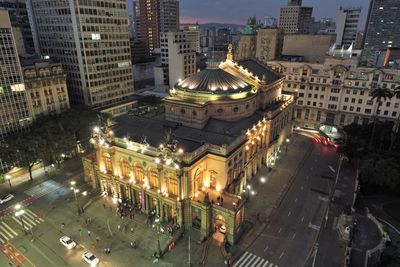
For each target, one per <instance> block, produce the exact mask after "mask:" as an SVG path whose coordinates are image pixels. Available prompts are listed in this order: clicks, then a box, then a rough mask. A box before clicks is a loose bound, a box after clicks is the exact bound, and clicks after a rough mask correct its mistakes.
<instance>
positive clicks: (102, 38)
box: [32, 0, 133, 109]
mask: <svg viewBox="0 0 400 267" xmlns="http://www.w3.org/2000/svg"><path fill="white" fill-rule="evenodd" d="M32 5H33V10H34V13H35V18H36V24H37V30H38V36H39V40H40V46H41V51H42V54H43V55H48V56H50V58H51V59H52V60H53V61H55V62H59V63H61V64H62V66H63V69H64V71H65V72H66V73H67V74H68V80H67V82H68V90H69V96H70V99H71V102H73V103H78V104H85V105H87V106H90V107H93V108H96V109H104V108H109V107H112V106H116V105H119V104H120V103H122V102H126V101H129V99H130V98H131V96H132V95H133V78H132V65H131V53H130V42H129V35H128V24H127V10H126V3H125V1H123V0H117V1H115V0H101V1H73V0H65V1H56V0H53V1H48V0H33V3H32Z"/></svg>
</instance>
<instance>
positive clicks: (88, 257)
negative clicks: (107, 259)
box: [83, 251, 99, 266]
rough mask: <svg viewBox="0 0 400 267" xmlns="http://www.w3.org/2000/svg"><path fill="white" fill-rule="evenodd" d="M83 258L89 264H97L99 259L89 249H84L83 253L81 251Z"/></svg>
mask: <svg viewBox="0 0 400 267" xmlns="http://www.w3.org/2000/svg"><path fill="white" fill-rule="evenodd" d="M83 259H84V260H85V261H86V262H87V263H89V264H90V266H96V265H97V264H99V259H98V258H96V256H95V255H93V253H92V252H90V251H85V253H83Z"/></svg>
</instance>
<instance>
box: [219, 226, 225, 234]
mask: <svg viewBox="0 0 400 267" xmlns="http://www.w3.org/2000/svg"><path fill="white" fill-rule="evenodd" d="M219 231H220V232H221V233H223V234H225V233H226V227H225V225H221V227H220V228H219Z"/></svg>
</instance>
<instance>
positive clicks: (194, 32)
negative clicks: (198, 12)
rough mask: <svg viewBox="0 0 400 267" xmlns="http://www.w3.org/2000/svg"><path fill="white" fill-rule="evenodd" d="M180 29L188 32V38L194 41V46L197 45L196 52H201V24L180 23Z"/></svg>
mask: <svg viewBox="0 0 400 267" xmlns="http://www.w3.org/2000/svg"><path fill="white" fill-rule="evenodd" d="M179 30H180V31H184V32H185V33H186V37H187V39H188V40H190V41H192V42H193V47H195V51H196V53H200V52H201V48H200V27H199V24H197V23H196V24H194V23H184V24H180V25H179Z"/></svg>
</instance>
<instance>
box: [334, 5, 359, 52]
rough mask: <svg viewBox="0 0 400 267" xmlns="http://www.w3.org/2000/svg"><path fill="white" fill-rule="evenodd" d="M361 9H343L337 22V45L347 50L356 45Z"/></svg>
mask: <svg viewBox="0 0 400 267" xmlns="http://www.w3.org/2000/svg"><path fill="white" fill-rule="evenodd" d="M360 14H361V8H342V7H340V10H339V15H338V17H337V20H336V44H337V45H340V46H343V47H344V48H345V49H347V48H349V47H350V46H351V45H352V44H353V45H354V44H355V42H356V38H357V28H358V21H359V19H360Z"/></svg>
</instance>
